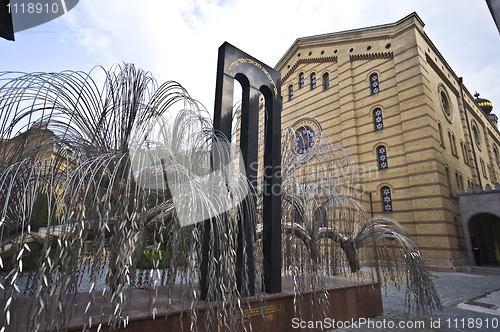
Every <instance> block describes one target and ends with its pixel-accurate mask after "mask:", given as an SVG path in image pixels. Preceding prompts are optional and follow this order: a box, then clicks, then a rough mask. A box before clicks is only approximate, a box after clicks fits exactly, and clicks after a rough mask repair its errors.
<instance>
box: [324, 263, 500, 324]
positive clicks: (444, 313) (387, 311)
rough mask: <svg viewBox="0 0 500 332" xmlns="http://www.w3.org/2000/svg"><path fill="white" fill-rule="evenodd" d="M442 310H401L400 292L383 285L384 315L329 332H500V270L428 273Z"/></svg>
mask: <svg viewBox="0 0 500 332" xmlns="http://www.w3.org/2000/svg"><path fill="white" fill-rule="evenodd" d="M431 274H432V275H434V276H436V279H434V285H435V287H436V290H437V292H438V294H439V296H440V298H441V302H442V304H443V310H439V309H438V310H436V311H434V312H432V313H419V314H417V313H408V312H406V311H405V294H404V290H403V289H401V291H398V290H397V289H396V287H394V286H387V288H386V290H385V294H384V289H383V290H382V294H383V295H382V297H383V302H384V313H383V314H382V315H380V316H377V317H375V318H372V319H370V320H366V321H362V322H361V323H363V324H355V325H351V326H350V327H344V328H337V329H334V330H329V331H335V332H340V331H500V269H498V271H497V273H491V271H490V270H486V271H483V272H481V271H479V272H473V273H461V272H459V273H453V272H431Z"/></svg>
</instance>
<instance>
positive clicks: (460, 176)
mask: <svg viewBox="0 0 500 332" xmlns="http://www.w3.org/2000/svg"><path fill="white" fill-rule="evenodd" d="M458 179H459V181H460V188H462V189H464V190H465V188H464V179H463V178H462V174H459V175H458Z"/></svg>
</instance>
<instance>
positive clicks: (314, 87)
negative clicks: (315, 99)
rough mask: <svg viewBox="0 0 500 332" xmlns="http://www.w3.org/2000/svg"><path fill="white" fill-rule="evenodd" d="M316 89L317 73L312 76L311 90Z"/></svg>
mask: <svg viewBox="0 0 500 332" xmlns="http://www.w3.org/2000/svg"><path fill="white" fill-rule="evenodd" d="M312 89H316V73H312V74H311V90H312Z"/></svg>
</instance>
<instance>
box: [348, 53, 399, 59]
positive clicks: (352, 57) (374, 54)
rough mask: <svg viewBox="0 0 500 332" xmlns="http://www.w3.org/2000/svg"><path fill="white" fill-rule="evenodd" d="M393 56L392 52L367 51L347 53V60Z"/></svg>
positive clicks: (389, 57) (388, 57) (390, 57)
mask: <svg viewBox="0 0 500 332" xmlns="http://www.w3.org/2000/svg"><path fill="white" fill-rule="evenodd" d="M393 57H394V53H393V52H382V53H368V54H353V55H349V60H351V61H357V60H373V59H392V58H393Z"/></svg>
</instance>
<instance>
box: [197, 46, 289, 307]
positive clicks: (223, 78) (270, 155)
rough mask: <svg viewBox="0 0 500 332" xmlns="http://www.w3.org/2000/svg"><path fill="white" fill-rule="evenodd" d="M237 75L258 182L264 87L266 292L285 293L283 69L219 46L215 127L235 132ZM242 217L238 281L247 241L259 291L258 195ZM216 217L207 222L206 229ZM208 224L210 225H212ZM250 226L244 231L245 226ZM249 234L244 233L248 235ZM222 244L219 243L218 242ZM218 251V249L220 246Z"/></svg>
mask: <svg viewBox="0 0 500 332" xmlns="http://www.w3.org/2000/svg"><path fill="white" fill-rule="evenodd" d="M234 80H237V81H238V82H239V83H240V84H241V87H242V105H241V132H240V150H241V154H242V157H243V161H244V165H245V171H246V175H247V177H248V179H249V180H250V182H251V183H252V184H256V183H257V168H256V167H250V166H251V165H255V164H256V163H257V162H258V130H259V92H260V93H262V94H263V96H264V98H265V107H266V111H267V116H266V119H265V128H266V130H265V138H264V139H265V143H264V165H263V166H264V186H263V190H264V191H263V196H264V197H263V230H262V246H263V256H264V257H263V273H264V275H263V278H264V280H263V286H264V291H265V292H266V293H280V292H281V110H282V99H281V74H280V73H279V72H278V71H277V70H275V69H273V68H271V67H269V66H267V65H265V64H263V63H262V62H260V61H259V60H257V59H255V58H253V57H252V56H250V55H248V54H246V53H245V52H242V51H241V50H239V49H238V48H236V47H234V46H233V45H231V44H229V43H227V42H225V43H224V44H222V45H221V46H220V47H219V58H218V63H217V82H216V91H215V111H214V129H215V130H217V131H220V132H221V133H223V134H224V135H225V136H226V137H228V138H229V137H231V129H232V112H233V89H234ZM246 199H247V202H245V204H243V205H244V209H245V210H244V213H243V218H242V219H243V220H240V224H239V234H238V248H237V262H236V271H237V274H238V275H237V283H238V288H239V289H240V290H241V289H242V287H241V283H242V278H243V274H244V273H245V272H244V271H245V269H244V266H243V264H244V262H245V259H244V257H243V252H244V251H243V246H246V264H247V271H248V278H249V280H248V284H249V289H248V290H247V294H245V293H243V294H242V295H254V294H255V289H254V287H255V286H254V285H255V280H254V278H255V271H254V260H253V246H252V241H251V239H252V238H251V234H252V233H254V232H255V229H253V228H254V227H255V225H254V224H253V223H252V221H251V219H250V216H249V213H248V206H249V205H250V206H255V204H256V201H255V197H253V196H252V195H249V196H248V197H247V198H246ZM211 222H213V221H211V220H206V221H205V229H208V228H209V227H210V223H211ZM207 227H208V228H207ZM243 230H244V231H243ZM207 233H208V232H207V231H206V232H205V237H204V240H203V255H204V256H203V258H202V266H201V297H202V298H203V299H206V296H207V283H206V282H207V271H208V267H207V264H208V263H207V262H208V259H209V257H208V254H207V253H208V248H209V241H210V239H209V236H208V234H207ZM243 234H244V235H243ZM214 247H215V248H217V244H214ZM215 254H217V249H215Z"/></svg>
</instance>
